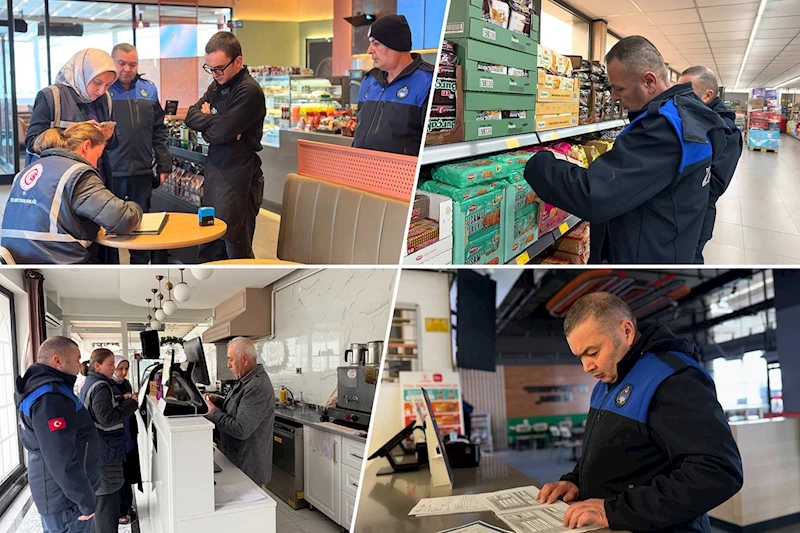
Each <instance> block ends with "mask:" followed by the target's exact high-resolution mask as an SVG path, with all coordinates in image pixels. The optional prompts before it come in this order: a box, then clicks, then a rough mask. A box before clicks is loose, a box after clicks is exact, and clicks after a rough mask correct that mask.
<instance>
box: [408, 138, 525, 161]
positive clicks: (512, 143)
mask: <svg viewBox="0 0 800 533" xmlns="http://www.w3.org/2000/svg"><path fill="white" fill-rule="evenodd" d="M535 144H539V137H537V135H536V134H535V133H527V134H525V135H519V136H517V137H500V138H498V139H484V140H480V141H467V142H461V143H452V144H441V145H438V146H424V147H423V148H422V156H421V157H420V160H421V164H423V165H430V164H431V163H442V162H444V161H453V160H454V159H463V158H465V157H474V156H479V155H483V154H491V153H494V152H502V151H504V150H513V149H515V148H520V147H522V146H533V145H535Z"/></svg>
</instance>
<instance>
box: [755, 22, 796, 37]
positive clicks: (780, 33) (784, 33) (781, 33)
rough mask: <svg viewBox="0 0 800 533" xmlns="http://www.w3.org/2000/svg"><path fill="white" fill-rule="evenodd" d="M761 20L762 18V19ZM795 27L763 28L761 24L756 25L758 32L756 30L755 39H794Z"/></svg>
mask: <svg viewBox="0 0 800 533" xmlns="http://www.w3.org/2000/svg"><path fill="white" fill-rule="evenodd" d="M762 22H763V19H762ZM797 31H798V30H797V29H796V28H786V29H767V30H765V29H763V28H762V27H761V25H759V26H758V32H756V38H755V40H756V41H758V40H759V39H786V38H788V39H790V40H791V39H794V38H795V37H797Z"/></svg>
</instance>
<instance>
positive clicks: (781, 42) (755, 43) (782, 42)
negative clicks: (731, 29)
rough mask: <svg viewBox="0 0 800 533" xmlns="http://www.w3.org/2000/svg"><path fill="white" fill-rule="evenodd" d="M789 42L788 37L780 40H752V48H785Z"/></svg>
mask: <svg viewBox="0 0 800 533" xmlns="http://www.w3.org/2000/svg"><path fill="white" fill-rule="evenodd" d="M791 40H792V39H791V38H790V37H782V38H780V39H753V48H756V47H758V48H761V47H763V46H769V45H780V46H786V45H787V44H789V41H791Z"/></svg>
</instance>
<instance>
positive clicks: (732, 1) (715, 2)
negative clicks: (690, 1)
mask: <svg viewBox="0 0 800 533" xmlns="http://www.w3.org/2000/svg"><path fill="white" fill-rule="evenodd" d="M695 2H696V3H697V6H698V7H714V6H732V5H736V4H755V5H756V9H758V2H754V1H753V0H695Z"/></svg>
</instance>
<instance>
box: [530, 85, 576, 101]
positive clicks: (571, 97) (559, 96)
mask: <svg viewBox="0 0 800 533" xmlns="http://www.w3.org/2000/svg"><path fill="white" fill-rule="evenodd" d="M579 94H580V93H579V91H578V90H574V91H562V90H555V89H547V88H537V89H536V101H537V102H578V101H579V100H578V96H579Z"/></svg>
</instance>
